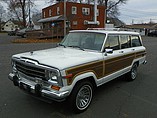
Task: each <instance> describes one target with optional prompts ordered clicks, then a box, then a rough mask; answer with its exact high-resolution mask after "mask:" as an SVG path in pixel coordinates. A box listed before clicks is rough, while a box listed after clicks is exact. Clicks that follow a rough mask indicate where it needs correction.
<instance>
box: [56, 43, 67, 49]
mask: <svg viewBox="0 0 157 118" xmlns="http://www.w3.org/2000/svg"><path fill="white" fill-rule="evenodd" d="M58 46H63V47H64V48H66V46H65V45H63V44H61V43H59V44H58Z"/></svg>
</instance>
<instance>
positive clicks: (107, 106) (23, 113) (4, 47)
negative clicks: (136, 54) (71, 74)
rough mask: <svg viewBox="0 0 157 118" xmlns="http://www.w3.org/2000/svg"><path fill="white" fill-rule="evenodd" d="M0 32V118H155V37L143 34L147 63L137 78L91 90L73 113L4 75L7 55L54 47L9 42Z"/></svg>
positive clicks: (49, 44)
mask: <svg viewBox="0 0 157 118" xmlns="http://www.w3.org/2000/svg"><path fill="white" fill-rule="evenodd" d="M12 38H15V37H8V36H7V35H4V34H3V35H2V34H0V118H36V117H37V118H80V117H82V118H156V117H157V112H156V111H157V92H156V90H157V79H156V68H157V56H156V55H157V53H156V50H157V38H156V37H143V42H144V45H145V46H146V48H147V61H148V63H147V65H142V66H141V67H139V69H138V77H137V80H135V81H133V82H126V81H125V77H121V78H117V79H116V80H113V81H111V82H109V83H107V84H105V85H103V86H101V87H99V88H98V89H96V91H95V95H94V99H93V101H92V104H91V105H90V107H89V109H88V110H87V111H85V112H84V113H81V114H77V115H76V114H73V113H71V112H70V111H69V109H68V103H66V102H63V103H57V102H52V104H48V103H45V102H42V101H40V100H37V99H35V98H33V97H31V96H30V95H27V94H25V93H24V92H22V91H21V90H19V89H18V88H17V87H15V86H13V84H12V82H11V81H10V80H8V78H7V76H8V74H9V72H10V71H11V63H10V58H11V55H13V54H16V53H21V52H25V51H33V50H39V49H46V48H52V47H54V45H53V44H51V43H37V44H12V43H11V42H10V40H12Z"/></svg>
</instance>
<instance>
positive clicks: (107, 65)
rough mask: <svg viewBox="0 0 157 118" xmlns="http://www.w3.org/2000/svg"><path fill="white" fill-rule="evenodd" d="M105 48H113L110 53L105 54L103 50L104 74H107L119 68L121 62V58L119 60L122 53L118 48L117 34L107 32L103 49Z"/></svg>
mask: <svg viewBox="0 0 157 118" xmlns="http://www.w3.org/2000/svg"><path fill="white" fill-rule="evenodd" d="M105 49H113V52H112V53H107V54H106V52H104V76H107V75H109V74H112V73H114V72H116V71H118V70H120V69H121V64H122V63H123V60H121V57H122V56H123V53H121V50H120V42H119V35H111V34H109V35H108V36H107V39H106V42H105V46H104V51H105Z"/></svg>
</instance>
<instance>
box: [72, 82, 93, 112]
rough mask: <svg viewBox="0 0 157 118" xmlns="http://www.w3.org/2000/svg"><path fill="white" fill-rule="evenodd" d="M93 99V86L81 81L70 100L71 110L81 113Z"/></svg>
mask: <svg viewBox="0 0 157 118" xmlns="http://www.w3.org/2000/svg"><path fill="white" fill-rule="evenodd" d="M92 97H93V85H92V84H91V83H90V82H89V81H82V82H79V83H77V84H76V86H75V87H74V89H73V91H72V93H71V95H70V98H69V102H70V106H71V109H72V110H73V111H74V112H75V113H81V112H83V111H85V110H86V109H87V108H88V107H89V105H90V103H91V100H92Z"/></svg>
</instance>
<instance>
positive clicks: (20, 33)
mask: <svg viewBox="0 0 157 118" xmlns="http://www.w3.org/2000/svg"><path fill="white" fill-rule="evenodd" d="M27 30H28V28H24V29H21V30H18V31H17V32H16V35H17V36H21V37H22V38H26V31H27Z"/></svg>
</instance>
